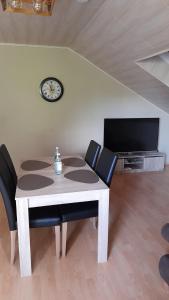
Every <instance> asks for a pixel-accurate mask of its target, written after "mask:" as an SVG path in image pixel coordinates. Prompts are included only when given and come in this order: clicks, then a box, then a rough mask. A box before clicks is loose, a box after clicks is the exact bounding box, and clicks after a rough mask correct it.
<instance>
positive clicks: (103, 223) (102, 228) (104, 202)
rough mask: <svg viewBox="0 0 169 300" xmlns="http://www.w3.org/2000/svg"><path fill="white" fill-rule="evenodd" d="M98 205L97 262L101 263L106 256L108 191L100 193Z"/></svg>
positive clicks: (105, 259)
mask: <svg viewBox="0 0 169 300" xmlns="http://www.w3.org/2000/svg"><path fill="white" fill-rule="evenodd" d="M98 205H99V212H98V262H99V263H103V262H106V261H107V255H108V229H109V190H106V191H105V192H104V193H103V192H102V196H101V198H100V199H99V202H98Z"/></svg>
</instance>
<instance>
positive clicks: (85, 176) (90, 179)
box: [64, 170, 99, 183]
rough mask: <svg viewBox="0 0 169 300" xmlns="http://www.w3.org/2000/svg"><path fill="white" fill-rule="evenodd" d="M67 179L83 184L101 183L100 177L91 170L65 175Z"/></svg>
mask: <svg viewBox="0 0 169 300" xmlns="http://www.w3.org/2000/svg"><path fill="white" fill-rule="evenodd" d="M64 176H65V178H67V179H70V180H73V181H78V182H83V183H96V182H98V181H99V177H98V176H97V175H96V174H95V173H94V172H92V171H89V170H75V171H71V172H69V173H67V174H65V175H64Z"/></svg>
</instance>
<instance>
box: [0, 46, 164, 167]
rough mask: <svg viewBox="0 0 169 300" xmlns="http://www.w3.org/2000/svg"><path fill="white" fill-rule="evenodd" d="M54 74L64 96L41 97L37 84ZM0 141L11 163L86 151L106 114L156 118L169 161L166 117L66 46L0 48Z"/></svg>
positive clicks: (98, 138)
mask: <svg viewBox="0 0 169 300" xmlns="http://www.w3.org/2000/svg"><path fill="white" fill-rule="evenodd" d="M48 76H54V77H57V78H58V79H60V80H61V81H62V83H63V85H64V88H65V93H64V96H63V98H62V99H61V100H60V101H58V102H55V103H49V102H46V101H44V100H43V99H42V98H41V96H40V94H39V84H40V82H41V80H43V79H44V78H45V77H48ZM0 93H1V94H0V143H5V144H6V145H7V147H8V148H9V151H10V152H11V154H12V157H13V158H14V161H15V164H16V165H18V162H19V161H20V160H21V159H24V158H30V157H32V156H44V155H52V154H53V152H54V148H55V146H56V145H57V146H59V147H60V148H61V153H63V154H73V153H84V152H85V151H86V148H87V146H88V143H89V140H90V139H92V138H94V139H95V140H96V141H98V142H99V143H101V144H102V142H103V120H104V118H106V117H112V118H114V117H116V118H120V117H160V118H161V124H160V141H159V150H161V151H164V152H165V153H166V154H167V156H168V162H169V138H168V128H169V116H168V115H167V114H166V113H164V112H163V111H161V110H159V109H158V108H156V107H155V106H153V105H152V104H151V103H149V102H147V101H146V100H144V99H143V98H142V97H140V96H138V95H137V94H135V93H134V92H132V91H131V90H129V89H127V88H126V87H124V86H123V85H121V84H120V83H119V82H117V81H116V80H113V79H112V78H110V77H109V76H108V75H106V74H105V73H103V72H102V71H100V70H99V69H97V68H96V67H94V66H93V65H92V64H90V63H88V62H87V61H86V60H85V59H83V58H81V57H80V56H79V55H77V54H76V53H74V52H73V51H71V50H68V49H61V48H49V47H30V46H14V45H1V46H0Z"/></svg>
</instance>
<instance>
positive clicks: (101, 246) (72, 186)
mask: <svg viewBox="0 0 169 300" xmlns="http://www.w3.org/2000/svg"><path fill="white" fill-rule="evenodd" d="M72 157H75V156H72ZM76 157H77V156H76ZM65 158H68V157H65ZM79 159H81V158H80V157H79ZM31 161H39V162H43V163H45V164H46V166H45V167H43V168H41V169H39V170H38V169H37V170H34V169H32V168H30V169H29V168H26V169H24V168H22V167H20V171H19V180H22V179H23V177H24V176H25V175H28V174H29V176H30V174H32V175H35V174H36V175H40V176H45V177H47V178H48V179H50V180H51V182H52V184H50V185H47V186H46V187H38V185H39V183H38V181H37V189H36V182H34V183H33V184H34V187H33V188H32V189H31V185H30V186H29V182H28V186H29V188H28V187H25V188H24V186H21V187H20V186H19V184H18V186H17V189H16V197H15V200H16V210H17V225H18V243H19V261H20V273H21V276H22V277H24V276H30V275H31V274H32V267H31V247H30V232H29V231H30V230H29V208H32V207H42V206H48V205H57V204H58V205H59V204H66V203H75V202H85V201H92V200H98V207H99V210H98V263H103V262H106V261H107V257H108V223H109V222H108V221H109V188H108V187H107V186H106V184H105V183H104V182H103V181H102V180H101V179H99V177H98V180H97V182H94V183H85V182H80V181H75V180H71V179H68V178H66V177H65V176H66V174H68V173H69V172H71V171H73V170H89V171H92V172H93V170H92V169H91V168H90V167H89V165H88V164H85V162H84V166H81V167H78V166H68V165H63V172H62V174H60V175H56V174H55V171H54V166H53V158H52V157H46V158H33V159H29V160H28V161H27V162H25V164H27V165H29V162H30V163H31ZM21 166H24V163H22V165H21ZM29 176H28V177H29ZM30 177H31V176H30ZM28 181H29V178H28Z"/></svg>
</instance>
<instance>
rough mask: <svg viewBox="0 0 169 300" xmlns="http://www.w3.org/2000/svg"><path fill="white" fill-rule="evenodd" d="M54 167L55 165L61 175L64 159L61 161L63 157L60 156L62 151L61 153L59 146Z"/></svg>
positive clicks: (56, 170)
mask: <svg viewBox="0 0 169 300" xmlns="http://www.w3.org/2000/svg"><path fill="white" fill-rule="evenodd" d="M54 167H55V173H56V174H57V175H60V174H61V173H62V161H61V158H60V153H59V148H58V147H56V152H55V159H54Z"/></svg>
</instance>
